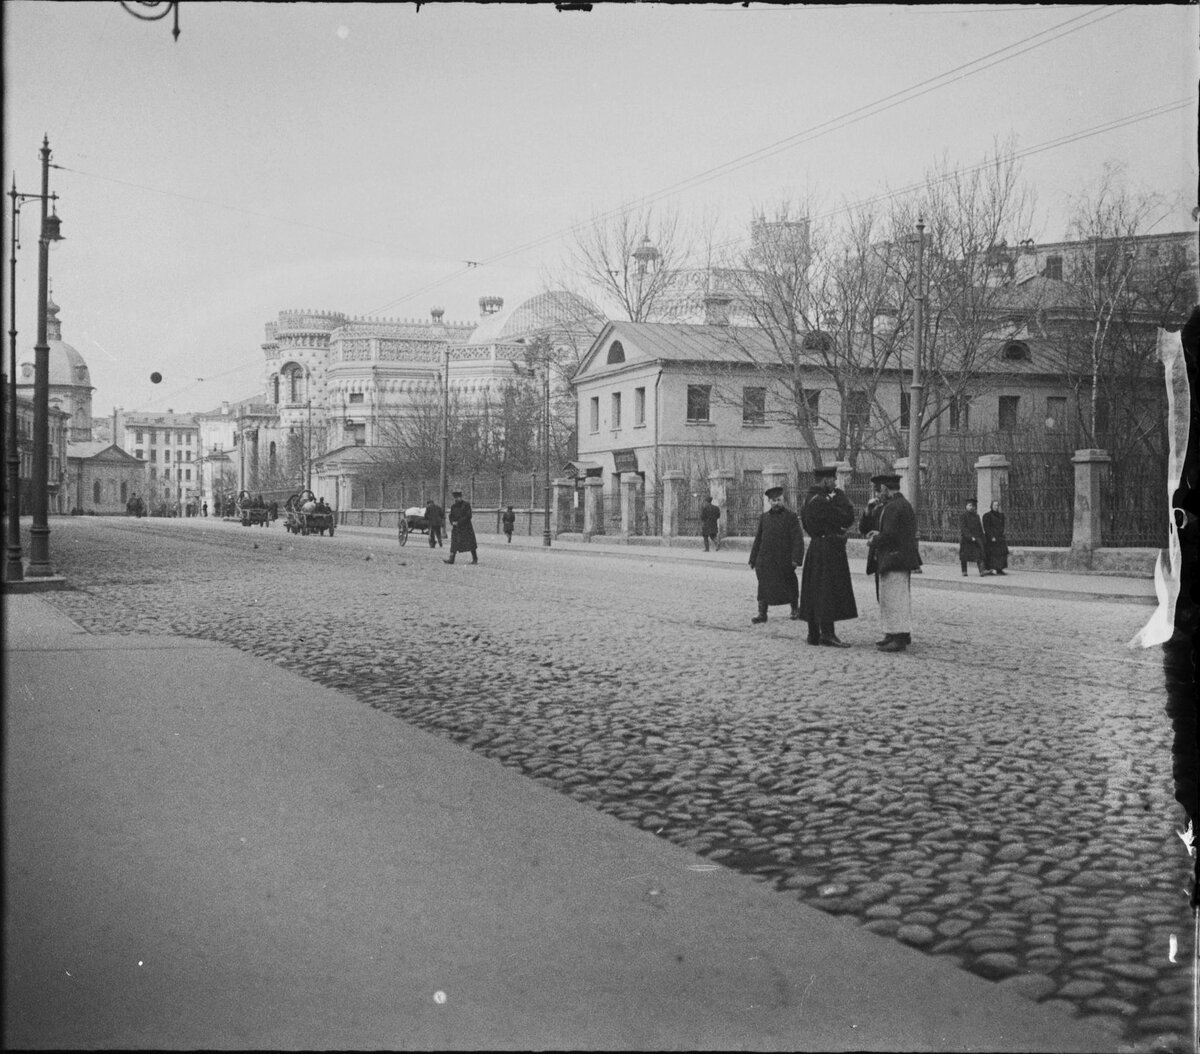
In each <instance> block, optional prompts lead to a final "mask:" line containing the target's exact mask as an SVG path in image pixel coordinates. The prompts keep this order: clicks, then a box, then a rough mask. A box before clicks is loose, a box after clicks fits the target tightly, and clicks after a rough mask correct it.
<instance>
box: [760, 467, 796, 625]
mask: <svg viewBox="0 0 1200 1054" xmlns="http://www.w3.org/2000/svg"><path fill="white" fill-rule="evenodd" d="M765 493H766V496H767V500H768V501H770V503H771V507H770V508H769V509H768V510H767V511H766V512H764V513H763V514H762V515H761V516H760V517H759V518H758V532H757V533H756V534H755V535H754V544H753V545H752V546H751V547H750V566H751V568H753V570H754V573H755V574H756V575H757V576H758V614H757V615H756V616H755V617H754V618H752V619H751V620H750V621H751V622H753V623H755V624H758V623H763V622H766V621H767V608H768V607H769V606H770V605H772V604H787V605H788V606H789V607H791V609H792V618H793V619H799V618H800V608H799V602H800V586H799V583H798V582H797V581H796V568H797V567H799V566H800V565H801V564H802V563H804V532H803V531H802V530H801V529H800V520H799V518H798V517H797V516H796V514H795V513H794V512H792V510H791V509H789V508H788V507H787V506H785V505H784V504H783V488H782V487H771V488H769V489H768V490H767V491H766V492H765Z"/></svg>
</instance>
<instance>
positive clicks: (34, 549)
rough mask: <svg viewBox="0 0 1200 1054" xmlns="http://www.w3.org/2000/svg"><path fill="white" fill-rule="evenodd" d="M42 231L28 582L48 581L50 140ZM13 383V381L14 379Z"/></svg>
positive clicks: (55, 231)
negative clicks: (47, 326)
mask: <svg viewBox="0 0 1200 1054" xmlns="http://www.w3.org/2000/svg"><path fill="white" fill-rule="evenodd" d="M41 198H42V228H41V236H40V237H39V238H38V329H37V344H35V345H34V348H33V495H32V497H33V502H32V504H33V525H32V526H31V527H30V528H29V568H28V570H27V571H26V574H27V576H28V577H29V578H50V577H51V576H52V575H53V574H54V569H53V568H52V567H51V566H50V525H49V522H48V519H49V513H50V345H49V344H48V343H47V342H46V308H47V304H48V301H49V289H50V243H51V242H56V241H60V240H61V239H62V235H61V234H60V233H59V219H58V216H57V215H53V214H49V207H50V139H49V137H48V136H45V137H43V139H42V193H41ZM14 383H15V378H14Z"/></svg>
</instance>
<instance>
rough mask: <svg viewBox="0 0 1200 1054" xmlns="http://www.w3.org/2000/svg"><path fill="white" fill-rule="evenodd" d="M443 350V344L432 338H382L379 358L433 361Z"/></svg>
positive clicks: (396, 360)
mask: <svg viewBox="0 0 1200 1054" xmlns="http://www.w3.org/2000/svg"><path fill="white" fill-rule="evenodd" d="M441 350H442V344H441V343H440V342H437V341H432V340H423V341H415V340H403V341H402V340H381V341H380V342H379V358H380V359H381V360H382V361H386V362H431V361H433V360H434V359H436V358H437V357H438V356H439V355H440V354H441Z"/></svg>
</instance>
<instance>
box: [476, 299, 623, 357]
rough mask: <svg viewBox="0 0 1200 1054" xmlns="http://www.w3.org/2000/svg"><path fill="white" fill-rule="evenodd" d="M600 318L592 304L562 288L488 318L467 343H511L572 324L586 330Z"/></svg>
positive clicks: (594, 325)
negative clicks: (539, 332) (542, 331)
mask: <svg viewBox="0 0 1200 1054" xmlns="http://www.w3.org/2000/svg"><path fill="white" fill-rule="evenodd" d="M599 321H603V316H602V315H601V314H600V312H599V310H597V308H596V307H595V305H593V304H590V303H589V302H588V301H587V300H585V299H584V298H583V297H581V296H577V295H576V294H575V293H568V292H567V291H566V290H564V289H558V290H552V291H551V292H548V293H538V294H537V295H536V296H531V297H530V298H529V299H528V300H525V301H523V302H521V303H519V304H514V305H513V306H512V307H510V308H506V309H504V310H501V311H497V312H496V313H495V314H493V315H488V316H487V317H486V318H485V319H484V320H483V321H482V322H480V323H479V325H478V326H476V327H475V331H474V332H473V333H472V334H471V336H470V337H469V338H468V340H467V343H468V344H494V343H498V342H505V341H514V340H517V339H519V338H520V337H524V336H528V335H529V334H530V333H537V332H538V331H539V330H543V329H562V328H568V327H570V326H572V325H576V326H583V327H585V328H589V329H597V328H599V327H598V326H597V325H596V323H597V322H599Z"/></svg>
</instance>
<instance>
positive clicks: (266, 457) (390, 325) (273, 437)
mask: <svg viewBox="0 0 1200 1054" xmlns="http://www.w3.org/2000/svg"><path fill="white" fill-rule="evenodd" d="M479 307H480V318H479V320H478V321H476V322H446V321H445V320H444V317H443V312H442V310H441V309H440V308H434V309H433V310H432V311H431V313H430V318H429V319H428V320H419V319H379V318H350V317H348V316H346V315H344V314H341V313H340V312H333V311H311V310H299V311H281V312H280V313H279V315H278V318H277V319H276V320H275V321H273V322H268V323H267V325H266V340H265V341H264V342H263V344H262V351H263V356H264V363H263V365H264V385H263V388H264V394H263V396H262V397H261V401H260V400H258V399H255V400H251V401H250V402H248V403H245V404H242V406H241V409H240V413H239V415H238V422H237V430H236V447H237V453H236V455H235V457H236V462H237V470H238V479H239V489H246V490H251V491H254V492H257V491H260V490H261V491H263V492H264V493H266V492H268V491H277V492H279V493H282V492H284V491H287V490H289V489H291V490H295V489H297V488H298V487H301V486H304V487H311V489H313V490H317V491H320V492H321V493H322V496H324V497H326V498H327V499H328V500H329V501H330V502H331V503H332V504H333V505H334V506H335V507H339V506H341V507H345V506H346V505H347V504H348V500H349V498H348V496H349V494H350V491H351V488H352V487H353V486H354V479H355V477H356V476H357V475H358V474H359V472H360V471H361V470H362V469H363V468H364V467H365V466H366V465H367V464H369V463H371V461H372V455H371V452H372V450H374V449H375V448H376V447H378V446H379V445H380V444H382V443H383V442H384V434H385V432H386V431H387V428H388V427H389V425H390V424H391V423H392V422H394V421H396V420H397V419H401V418H403V417H404V416H405V415H406V414H408V413H412V412H413V411H414V409H415V408H416V407H418V406H420V405H425V406H428V405H429V403H430V400H432V399H435V398H438V397H440V396H441V394H442V391H443V381H442V373H443V368H445V370H446V376H447V384H448V389H449V392H450V394H451V396H452V397H455V398H456V399H457V400H458V401H460V402H466V403H468V404H469V403H471V402H475V401H482V400H483V398H484V397H485V396H486V395H488V394H489V393H490V394H495V393H497V392H498V391H499V390H500V389H501V388H502V387H503V386H504V385H505V384H507V383H509V382H511V380H512V379H513V378H514V376H516V375H517V373H518V372H519V368H520V367H522V366H523V365H524V363H525V355H526V352H527V350H528V345H527V341H528V340H529V339H530V338H531V337H532V336H534V335H537V334H543V333H544V334H547V335H549V336H550V338H551V341H552V344H553V346H554V348H555V351H556V355H558V356H560V357H561V358H567V359H570V358H573V359H575V360H577V359H578V358H579V357H581V356H582V353H583V351H584V350H586V348H587V347H588V346H589V345H590V343H591V340H592V339H593V337H594V336H595V334H596V333H598V332H599V330H600V328H601V326H602V325H603V322H604V319H603V317H602V316H601V315H600V313H599V312H598V311H597V309H596V308H595V307H594V306H593V305H591V304H590V303H588V302H587V301H586V300H584V299H583V298H581V297H579V296H576V295H575V294H572V293H567V292H562V291H554V292H547V293H541V294H538V295H536V296H533V297H530V298H529V299H527V300H524V301H522V302H520V303H519V304H516V305H514V306H512V307H510V308H508V309H505V308H504V301H503V299H502V298H500V297H491V296H488V297H481V298H480V301H479ZM361 448H366V449H361ZM276 496H278V494H276Z"/></svg>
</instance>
